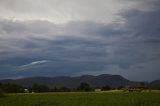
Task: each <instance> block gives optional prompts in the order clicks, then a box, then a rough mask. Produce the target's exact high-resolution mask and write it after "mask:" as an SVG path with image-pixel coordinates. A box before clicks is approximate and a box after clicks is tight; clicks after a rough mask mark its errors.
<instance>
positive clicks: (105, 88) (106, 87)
mask: <svg viewBox="0 0 160 106" xmlns="http://www.w3.org/2000/svg"><path fill="white" fill-rule="evenodd" d="M102 90H103V91H105V90H111V87H110V86H109V85H106V86H104V87H102Z"/></svg>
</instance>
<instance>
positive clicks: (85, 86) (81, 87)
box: [77, 82, 92, 92]
mask: <svg viewBox="0 0 160 106" xmlns="http://www.w3.org/2000/svg"><path fill="white" fill-rule="evenodd" d="M77 91H83V92H88V91H92V88H91V87H90V85H89V84H88V83H85V82H82V83H80V85H79V86H78V87H77Z"/></svg>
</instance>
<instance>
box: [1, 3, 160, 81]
mask: <svg viewBox="0 0 160 106" xmlns="http://www.w3.org/2000/svg"><path fill="white" fill-rule="evenodd" d="M24 3H25V4H26V5H25V6H22V4H24ZM97 4H98V5H97ZM0 5H1V6H0V12H1V13H2V14H1V15H0V78H1V79H2V78H21V77H30V76H58V75H67V76H76V75H82V74H91V75H98V74H104V73H105V74H119V75H122V76H124V77H126V78H128V79H130V80H145V81H151V80H154V79H160V77H159V75H160V71H159V70H160V65H159V63H160V21H159V19H160V8H159V5H160V3H159V2H158V0H153V1H152V2H150V0H146V1H144V0H135V1H129V0H120V1H117V0H112V1H111V0H100V1H94V0H92V1H91V0H87V1H83V0H74V1H72V0H70V1H63V2H62V1H61V2H59V1H58V0H52V1H51V0H46V1H43V0H39V1H37V2H36V4H34V3H32V1H30V0H15V1H11V0H1V1H0ZM113 5H115V8H113ZM126 5H128V6H126Z"/></svg>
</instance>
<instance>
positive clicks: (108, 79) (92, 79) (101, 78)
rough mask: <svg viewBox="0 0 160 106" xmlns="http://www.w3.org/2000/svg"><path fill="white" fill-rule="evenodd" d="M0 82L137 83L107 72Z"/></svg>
mask: <svg viewBox="0 0 160 106" xmlns="http://www.w3.org/2000/svg"><path fill="white" fill-rule="evenodd" d="M0 82H1V83H15V84H19V85H22V86H25V87H29V86H32V85H33V84H35V83H37V84H41V85H46V86H48V87H50V88H54V87H58V88H59V87H68V88H76V87H77V86H78V85H79V84H80V83H81V82H87V83H88V84H90V85H91V86H92V87H102V86H105V85H109V86H111V87H119V86H127V85H131V84H136V83H138V82H134V81H129V80H128V79H126V78H124V77H122V76H120V75H109V74H102V75H98V76H92V75H83V76H78V77H66V76H60V77H31V78H23V79H16V80H12V79H6V80H0ZM158 84H159V83H158ZM153 85H154V82H153ZM155 85H156V84H155Z"/></svg>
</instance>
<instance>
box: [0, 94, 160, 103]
mask: <svg viewBox="0 0 160 106" xmlns="http://www.w3.org/2000/svg"><path fill="white" fill-rule="evenodd" d="M0 106H160V92H142V93H123V92H99V93H98V92H96V93H81V92H70V93H35V94H12V95H9V96H7V97H4V98H0Z"/></svg>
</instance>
